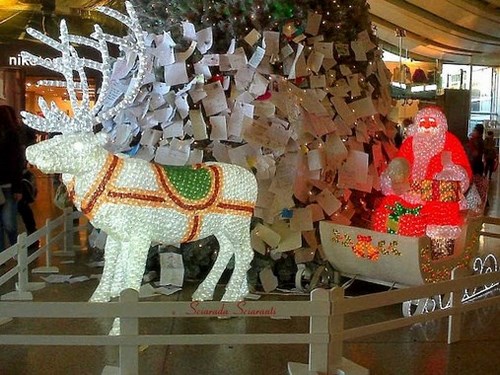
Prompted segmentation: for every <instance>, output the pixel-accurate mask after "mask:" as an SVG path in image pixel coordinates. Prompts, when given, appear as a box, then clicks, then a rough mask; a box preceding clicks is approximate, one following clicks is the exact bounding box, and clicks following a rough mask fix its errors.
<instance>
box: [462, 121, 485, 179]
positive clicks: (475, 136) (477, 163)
mask: <svg viewBox="0 0 500 375" xmlns="http://www.w3.org/2000/svg"><path fill="white" fill-rule="evenodd" d="M483 133H484V126H483V124H477V125H476V126H475V127H474V130H473V131H472V133H471V134H470V135H469V140H468V142H467V144H466V146H465V151H466V152H467V156H468V157H469V163H470V165H471V167H472V169H474V170H475V171H476V173H479V174H480V175H482V174H483V171H484V164H483V153H484V140H483Z"/></svg>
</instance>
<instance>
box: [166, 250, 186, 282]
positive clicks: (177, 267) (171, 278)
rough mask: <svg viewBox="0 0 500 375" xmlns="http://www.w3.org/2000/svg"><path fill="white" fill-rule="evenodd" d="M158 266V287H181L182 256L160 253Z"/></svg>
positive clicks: (182, 278)
mask: <svg viewBox="0 0 500 375" xmlns="http://www.w3.org/2000/svg"><path fill="white" fill-rule="evenodd" d="M160 266H161V273H160V285H174V286H179V287H181V286H182V284H183V283H184V263H183V261H182V254H177V253H160Z"/></svg>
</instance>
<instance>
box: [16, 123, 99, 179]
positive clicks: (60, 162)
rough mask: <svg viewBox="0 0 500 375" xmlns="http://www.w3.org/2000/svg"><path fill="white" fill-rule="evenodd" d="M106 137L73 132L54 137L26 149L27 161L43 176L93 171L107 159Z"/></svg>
mask: <svg viewBox="0 0 500 375" xmlns="http://www.w3.org/2000/svg"><path fill="white" fill-rule="evenodd" d="M105 143H106V135H104V134H103V133H98V134H93V133H90V132H87V133H73V134H64V135H56V136H54V137H53V138H51V139H48V140H46V141H43V142H40V143H37V144H34V145H31V146H29V147H28V148H27V149H26V159H28V161H29V162H30V163H31V164H33V165H36V166H37V168H38V169H40V170H41V171H42V172H44V173H69V174H72V175H77V174H79V173H81V172H86V171H88V170H89V169H92V168H95V165H96V163H94V162H93V161H96V162H98V161H101V160H102V159H103V158H105V157H106V154H107V151H106V150H105V149H104V148H103V147H102V146H103V145H104V144H105Z"/></svg>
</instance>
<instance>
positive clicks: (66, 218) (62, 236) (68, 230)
mask: <svg viewBox="0 0 500 375" xmlns="http://www.w3.org/2000/svg"><path fill="white" fill-rule="evenodd" d="M80 216H81V213H80V212H74V211H73V210H72V209H71V208H67V209H65V210H64V211H63V214H62V215H61V216H59V217H58V218H56V219H53V220H50V219H47V220H46V221H45V226H44V227H42V228H40V229H38V230H37V231H36V232H34V233H32V234H30V235H29V236H28V235H26V233H21V234H20V235H19V236H18V237H17V243H16V244H14V245H12V246H11V247H9V248H8V249H6V250H4V251H2V252H1V253H0V265H3V264H6V263H7V262H9V261H11V260H12V261H14V262H16V264H15V265H14V266H13V267H12V268H11V269H9V270H8V271H7V272H6V273H5V274H3V275H1V276H0V287H1V286H3V285H4V284H6V283H7V282H8V281H9V280H11V279H14V278H17V281H16V284H15V290H14V291H12V292H9V293H7V294H4V295H2V296H1V297H0V299H1V300H2V301H5V300H23V301H24V300H32V299H33V294H32V293H31V292H32V291H34V290H38V289H40V288H43V287H44V286H45V283H43V282H30V281H29V278H30V272H29V270H28V266H29V264H30V263H32V262H34V261H35V260H37V259H38V258H39V257H41V256H43V255H44V254H45V266H42V267H38V268H35V269H33V270H32V271H33V272H34V273H56V272H58V271H59V270H58V268H57V267H54V266H52V256H53V255H60V256H72V255H75V250H76V249H75V248H74V245H73V242H74V240H73V236H74V233H75V232H78V231H80V230H83V229H86V228H87V225H82V226H75V225H74V224H73V221H74V220H76V219H78V218H79V217H80ZM37 241H39V242H40V243H43V246H41V247H40V248H39V249H38V250H36V251H35V252H33V253H32V254H29V253H28V248H29V246H30V245H32V244H33V243H35V242H37ZM57 249H59V250H57Z"/></svg>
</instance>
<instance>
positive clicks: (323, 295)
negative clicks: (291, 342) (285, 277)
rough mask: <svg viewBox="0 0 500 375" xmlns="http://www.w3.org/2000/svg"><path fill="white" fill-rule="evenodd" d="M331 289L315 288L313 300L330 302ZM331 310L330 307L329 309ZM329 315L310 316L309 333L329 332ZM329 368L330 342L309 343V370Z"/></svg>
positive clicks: (317, 370) (323, 370)
mask: <svg viewBox="0 0 500 375" xmlns="http://www.w3.org/2000/svg"><path fill="white" fill-rule="evenodd" d="M328 294H329V291H328V290H326V289H315V290H313V291H312V292H311V302H317V301H318V302H319V301H321V302H324V303H325V304H328V305H330V303H329V295H328ZM328 311H330V308H329V309H328ZM328 320H329V315H321V316H311V317H310V318H309V333H310V334H311V335H315V334H328ZM327 370H328V343H324V344H314V343H313V344H309V371H316V372H319V373H326V371H327Z"/></svg>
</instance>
